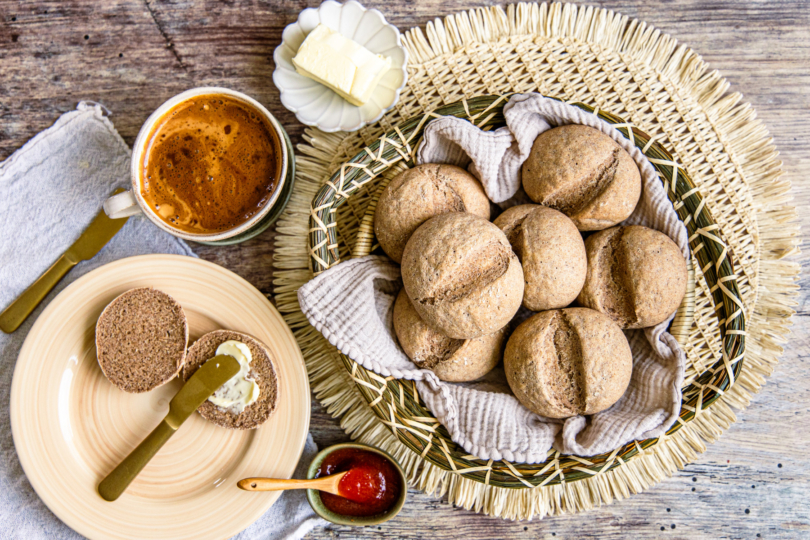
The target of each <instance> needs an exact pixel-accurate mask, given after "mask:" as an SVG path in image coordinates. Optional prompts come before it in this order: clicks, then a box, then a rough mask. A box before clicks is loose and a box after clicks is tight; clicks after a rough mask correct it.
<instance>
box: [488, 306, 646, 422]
mask: <svg viewBox="0 0 810 540" xmlns="http://www.w3.org/2000/svg"><path fill="white" fill-rule="evenodd" d="M503 361H504V370H505V371H506V379H507V381H508V382H509V387H510V388H511V389H512V392H514V394H515V397H516V398H517V399H518V401H520V403H521V404H523V406H524V407H526V408H527V409H529V410H530V411H532V412H534V413H537V414H539V415H540V416H545V417H547V418H568V417H571V416H576V415H582V414H596V413H598V412H601V411H604V410H605V409H608V408H609V407H610V406H611V405H613V404H614V403H616V402H617V401H619V399H620V398H621V397H622V396H623V395H624V392H625V390H627V386H628V385H629V384H630V375H631V373H632V370H633V355H632V353H631V352H630V345H629V344H628V343H627V338H625V337H624V334H623V333H622V330H621V328H619V327H618V326H617V325H616V323H614V322H613V321H612V320H611V319H610V318H609V317H607V316H606V315H603V314H602V313H599V312H598V311H594V310H592V309H586V308H569V309H556V310H552V311H543V312H541V313H538V314H536V315H534V316H532V317H531V318H529V319H527V320H526V321H524V322H523V323H521V324H520V325H519V326H518V327H517V328H516V329H515V331H514V332H513V333H512V336H511V337H510V338H509V341H508V342H507V344H506V351H505V352H504V357H503Z"/></svg>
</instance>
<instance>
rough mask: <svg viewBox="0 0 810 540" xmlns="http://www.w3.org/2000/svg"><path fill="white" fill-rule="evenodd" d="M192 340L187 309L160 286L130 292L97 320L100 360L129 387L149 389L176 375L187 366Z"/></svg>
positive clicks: (122, 385)
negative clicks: (189, 339)
mask: <svg viewBox="0 0 810 540" xmlns="http://www.w3.org/2000/svg"><path fill="white" fill-rule="evenodd" d="M186 345H188V323H187V322H186V314H185V312H184V311H183V308H182V307H181V306H180V304H178V303H177V302H176V301H175V300H174V298H172V297H171V296H169V295H168V294H166V293H164V292H162V291H158V290H156V289H152V288H148V287H146V288H139V289H132V290H129V291H127V292H125V293H124V294H122V295H121V296H119V297H118V298H116V299H115V300H113V301H112V302H110V303H109V304H108V305H107V307H106V308H104V311H102V312H101V316H99V318H98V321H97V322H96V355H97V357H98V365H99V366H100V367H101V371H102V372H103V373H104V376H105V377H107V379H108V380H109V381H110V382H111V383H113V384H114V385H115V386H117V387H118V388H120V389H121V390H123V391H124V392H136V393H137V392H148V391H149V390H153V389H155V388H157V387H158V386H161V385H162V384H165V383H167V382H168V381H170V380H171V379H173V378H174V376H175V375H177V373H178V372H179V371H180V368H182V367H183V362H184V361H185V358H186Z"/></svg>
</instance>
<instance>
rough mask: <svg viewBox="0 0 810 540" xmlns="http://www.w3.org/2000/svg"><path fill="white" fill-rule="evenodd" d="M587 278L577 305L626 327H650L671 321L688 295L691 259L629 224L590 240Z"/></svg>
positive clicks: (661, 235) (645, 229) (650, 231)
mask: <svg viewBox="0 0 810 540" xmlns="http://www.w3.org/2000/svg"><path fill="white" fill-rule="evenodd" d="M585 250H586V252H587V254H588V275H587V278H586V279H585V286H584V287H583V288H582V291H581V292H580V294H579V296H578V297H577V303H578V304H579V305H581V306H585V307H589V308H591V309H595V310H598V311H600V312H602V313H604V314H606V315H608V316H609V317H611V318H612V319H613V320H614V321H615V322H616V323H617V324H618V325H619V326H621V327H622V328H648V327H650V326H655V325H656V324H658V323H661V322H663V321H665V320H667V319H668V318H669V316H670V315H672V314H673V313H674V312H675V311H676V310H677V309H678V306H680V304H681V301H682V300H683V297H684V295H685V294H686V282H687V269H686V260H685V259H684V257H683V255H682V254H681V250H680V249H679V248H678V246H677V244H675V242H673V241H672V239H671V238H669V237H668V236H667V235H665V234H664V233H662V232H659V231H656V230H654V229H650V228H648V227H642V226H640V225H630V226H626V227H613V228H611V229H607V230H604V231H600V232H598V233H596V234H593V235H591V236H589V237H588V239H587V240H586V241H585Z"/></svg>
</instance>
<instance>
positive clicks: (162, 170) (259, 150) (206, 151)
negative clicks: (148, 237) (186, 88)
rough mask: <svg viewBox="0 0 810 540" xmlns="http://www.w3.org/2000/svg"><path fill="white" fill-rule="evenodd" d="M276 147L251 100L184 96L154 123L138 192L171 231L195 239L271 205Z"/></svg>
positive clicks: (273, 135)
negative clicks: (185, 98) (188, 234)
mask: <svg viewBox="0 0 810 540" xmlns="http://www.w3.org/2000/svg"><path fill="white" fill-rule="evenodd" d="M280 152H281V144H280V142H279V140H278V136H277V134H276V132H275V130H274V129H273V126H272V124H270V122H269V121H268V120H267V119H266V118H265V117H264V116H263V115H262V114H260V113H259V111H257V110H256V109H255V107H253V106H252V105H250V104H249V103H245V102H243V101H240V100H238V99H236V98H233V97H230V96H226V95H221V94H209V95H202V96H196V97H193V98H190V99H189V100H187V101H184V102H182V103H180V104H178V105H177V106H175V107H174V108H173V109H171V110H170V111H169V112H168V113H167V114H166V115H165V116H164V117H163V118H162V119H161V120H160V121H159V122H157V123H156V124H155V127H154V128H153V131H152V133H151V134H150V135H149V140H148V143H147V146H146V150H145V152H144V154H143V158H142V161H141V174H142V177H141V195H142V196H143V198H144V200H145V201H146V203H147V205H148V206H149V208H150V209H152V210H153V211H154V212H155V213H156V214H157V215H158V216H159V217H160V218H161V219H162V220H163V221H164V222H166V223H167V224H168V225H169V226H170V227H172V228H175V229H179V230H181V231H185V232H188V233H193V234H211V233H220V232H223V231H227V230H230V229H233V228H234V227H237V226H239V225H241V224H243V223H245V222H246V221H248V220H249V219H250V218H252V217H253V216H254V215H256V213H257V212H259V211H260V210H261V209H262V208H263V207H264V206H265V204H266V203H267V202H268V201H269V200H270V198H271V197H272V195H273V191H274V190H275V188H276V186H277V185H278V183H279V180H280V175H281V157H280V155H279V154H280Z"/></svg>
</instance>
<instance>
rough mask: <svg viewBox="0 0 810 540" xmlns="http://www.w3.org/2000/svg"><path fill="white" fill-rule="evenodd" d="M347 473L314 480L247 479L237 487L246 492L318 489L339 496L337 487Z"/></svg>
mask: <svg viewBox="0 0 810 540" xmlns="http://www.w3.org/2000/svg"><path fill="white" fill-rule="evenodd" d="M344 474H346V473H345V472H342V473H339V474H334V475H331V476H325V477H323V478H315V479H312V480H296V479H291V480H281V479H277V478H245V479H243V480H240V481H239V482H237V484H236V485H237V486H239V487H240V488H241V489H244V490H245V491H285V490H288V489H317V490H319V491H326V492H328V493H333V494H335V495H337V487H338V482H340V479H341V478H343V475H344Z"/></svg>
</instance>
